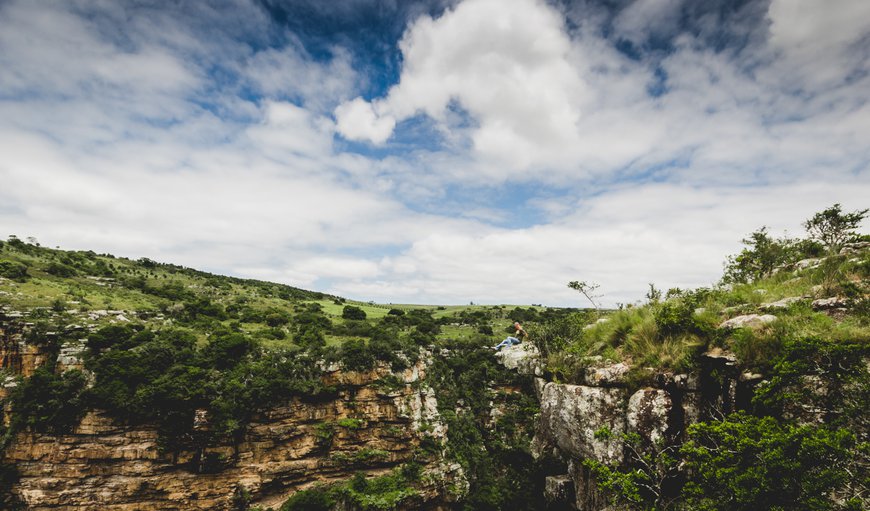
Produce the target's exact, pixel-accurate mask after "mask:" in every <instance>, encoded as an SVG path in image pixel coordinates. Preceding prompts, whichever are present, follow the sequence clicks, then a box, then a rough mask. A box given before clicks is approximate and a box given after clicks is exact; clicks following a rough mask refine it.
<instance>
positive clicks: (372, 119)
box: [335, 98, 396, 144]
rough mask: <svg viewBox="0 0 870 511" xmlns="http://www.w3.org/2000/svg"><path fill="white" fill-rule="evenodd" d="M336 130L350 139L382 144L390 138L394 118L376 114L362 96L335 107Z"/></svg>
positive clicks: (393, 126) (394, 124) (394, 123)
mask: <svg viewBox="0 0 870 511" xmlns="http://www.w3.org/2000/svg"><path fill="white" fill-rule="evenodd" d="M335 116H336V118H337V119H338V131H340V132H341V134H342V135H344V136H345V137H346V138H349V139H351V140H368V141H371V142H373V143H375V144H383V143H384V142H386V141H387V139H388V138H390V135H392V133H393V128H395V127H396V120H395V119H394V118H393V117H392V116H390V115H389V114H380V115H379V114H378V113H376V112H375V109H374V107H373V106H372V105H371V104H369V103H368V102H366V101H365V100H364V99H362V98H356V99H354V100H353V101H349V102H346V103H342V104H341V105H339V106H338V107H337V108H336V109H335Z"/></svg>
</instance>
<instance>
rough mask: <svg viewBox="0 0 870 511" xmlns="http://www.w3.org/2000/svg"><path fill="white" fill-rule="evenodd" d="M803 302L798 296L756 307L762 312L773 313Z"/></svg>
mask: <svg viewBox="0 0 870 511" xmlns="http://www.w3.org/2000/svg"><path fill="white" fill-rule="evenodd" d="M801 300H803V297H800V296H789V297H787V298H783V299H782V300H777V301H775V302H770V303H763V304H761V305H759V306H758V308H759V309H761V310H763V311H774V310H778V309H787V308H789V306H791V304H793V303H797V302H799V301H801Z"/></svg>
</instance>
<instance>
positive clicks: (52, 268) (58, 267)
mask: <svg viewBox="0 0 870 511" xmlns="http://www.w3.org/2000/svg"><path fill="white" fill-rule="evenodd" d="M45 271H46V273H49V274H51V275H54V276H55V277H65V278H66V277H75V276H76V275H77V274H78V272H77V271H76V269H75V268H73V267H72V266H67V265H66V264H63V263H57V262H53V263H51V264H49V265H48V267H47V268H46V269H45Z"/></svg>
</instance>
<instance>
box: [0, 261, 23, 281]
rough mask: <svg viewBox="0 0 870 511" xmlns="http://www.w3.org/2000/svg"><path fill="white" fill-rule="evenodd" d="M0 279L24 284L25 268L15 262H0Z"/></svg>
mask: <svg viewBox="0 0 870 511" xmlns="http://www.w3.org/2000/svg"><path fill="white" fill-rule="evenodd" d="M0 277H4V278H7V279H10V280H15V281H18V282H24V281H25V280H26V279H27V277H28V275H27V266H26V265H24V264H22V263H19V262H16V261H0Z"/></svg>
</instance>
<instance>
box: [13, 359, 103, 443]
mask: <svg viewBox="0 0 870 511" xmlns="http://www.w3.org/2000/svg"><path fill="white" fill-rule="evenodd" d="M86 385H87V378H86V377H85V375H84V374H82V372H81V371H67V372H65V373H64V374H62V375H57V374H55V373H54V368H53V367H50V366H42V367H39V368H38V369H37V370H36V371H34V373H33V375H31V376H30V378H26V379H25V380H24V381H23V382H22V383H21V385H19V386H18V387H16V388H15V389H13V391H12V393H11V396H10V399H9V401H10V402H11V404H12V421H13V422H12V427H11V428H12V430H13V431H20V430H22V429H24V428H30V429H32V430H33V431H36V432H39V433H50V434H65V433H69V432H70V431H71V430H72V429H73V428H74V427H75V426H76V425H77V424H78V422H79V420H80V419H81V417H82V415H83V413H84V406H83V403H82V395H83V393H84V390H85V386H86Z"/></svg>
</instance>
